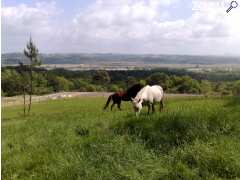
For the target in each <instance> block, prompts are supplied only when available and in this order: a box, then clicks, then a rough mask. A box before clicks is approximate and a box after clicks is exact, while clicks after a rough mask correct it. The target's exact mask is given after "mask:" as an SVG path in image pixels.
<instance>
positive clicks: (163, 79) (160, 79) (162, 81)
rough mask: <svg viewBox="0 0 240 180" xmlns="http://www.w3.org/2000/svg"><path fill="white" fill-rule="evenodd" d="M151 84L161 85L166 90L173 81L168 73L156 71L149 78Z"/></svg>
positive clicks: (148, 81)
mask: <svg viewBox="0 0 240 180" xmlns="http://www.w3.org/2000/svg"><path fill="white" fill-rule="evenodd" d="M147 83H148V84H150V85H160V86H162V88H163V89H164V90H168V89H169V88H171V86H172V81H171V79H170V78H169V76H168V75H166V74H164V73H159V72H158V73H154V74H152V75H150V76H149V77H148V78H147Z"/></svg>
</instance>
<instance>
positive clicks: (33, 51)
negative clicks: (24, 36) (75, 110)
mask: <svg viewBox="0 0 240 180" xmlns="http://www.w3.org/2000/svg"><path fill="white" fill-rule="evenodd" d="M24 55H25V56H26V57H27V58H28V59H29V63H28V64H27V65H24V64H23V62H20V63H19V64H20V69H21V70H22V72H24V74H25V72H28V74H27V75H28V76H29V81H27V82H26V84H25V85H24V88H23V89H24V93H25V90H26V91H27V92H28V94H29V103H28V114H29V113H30V111H31V106H32V94H33V91H34V86H33V68H34V67H36V66H40V65H41V60H40V58H39V52H38V49H37V47H36V45H35V44H34V43H33V41H32V38H31V37H30V39H29V42H28V43H27V45H26V48H25V49H24ZM24 80H25V79H24ZM24 106H25V105H24Z"/></svg>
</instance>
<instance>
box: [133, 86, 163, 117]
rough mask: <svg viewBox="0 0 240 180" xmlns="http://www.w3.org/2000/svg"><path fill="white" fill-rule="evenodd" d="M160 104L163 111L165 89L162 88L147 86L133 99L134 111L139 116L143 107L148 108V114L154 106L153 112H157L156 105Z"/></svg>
mask: <svg viewBox="0 0 240 180" xmlns="http://www.w3.org/2000/svg"><path fill="white" fill-rule="evenodd" d="M157 102H158V103H160V111H161V110H162V109H163V89H162V87H161V86H158V85H154V86H149V85H147V86H145V87H143V88H142V89H141V90H140V91H139V92H138V93H137V95H136V97H135V98H132V104H133V109H134V111H135V112H136V115H137V116H138V115H139V114H140V111H141V109H142V106H143V105H147V106H148V114H149V112H150V108H151V106H152V112H154V111H155V109H154V104H155V103H157Z"/></svg>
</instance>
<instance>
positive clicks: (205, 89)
mask: <svg viewBox="0 0 240 180" xmlns="http://www.w3.org/2000/svg"><path fill="white" fill-rule="evenodd" d="M200 86H201V93H202V94H204V95H205V96H209V95H210V93H211V92H212V86H211V83H210V82H209V81H206V80H203V81H201V84H200Z"/></svg>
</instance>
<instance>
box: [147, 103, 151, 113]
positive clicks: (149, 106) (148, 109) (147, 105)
mask: <svg viewBox="0 0 240 180" xmlns="http://www.w3.org/2000/svg"><path fill="white" fill-rule="evenodd" d="M147 107H148V114H149V112H150V107H151V105H150V104H148V105H147Z"/></svg>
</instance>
